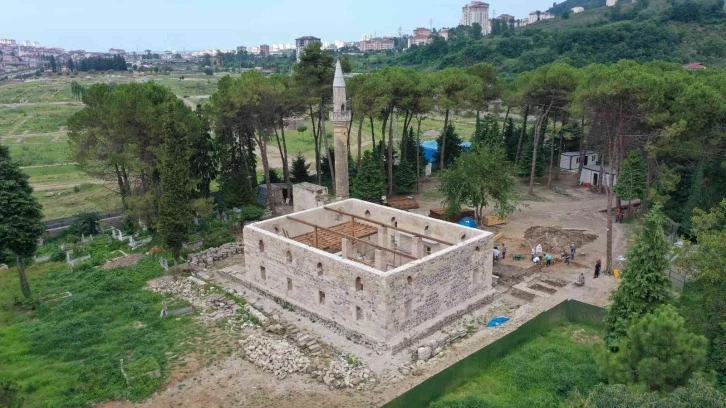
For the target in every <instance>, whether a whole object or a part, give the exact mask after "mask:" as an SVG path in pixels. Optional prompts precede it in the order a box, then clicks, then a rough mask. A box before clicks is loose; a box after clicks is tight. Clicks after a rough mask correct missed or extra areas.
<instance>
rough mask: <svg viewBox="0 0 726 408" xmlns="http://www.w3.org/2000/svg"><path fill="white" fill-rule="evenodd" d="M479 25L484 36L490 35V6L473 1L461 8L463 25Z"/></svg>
mask: <svg viewBox="0 0 726 408" xmlns="http://www.w3.org/2000/svg"><path fill="white" fill-rule="evenodd" d="M474 23H479V25H480V26H481V32H482V34H484V35H486V34H487V33H489V4H487V3H484V2H481V1H472V2H471V3H469V4H467V5H466V6H464V7H462V8H461V23H460V24H461V25H465V26H471V25H473V24H474Z"/></svg>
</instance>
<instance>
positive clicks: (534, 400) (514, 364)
mask: <svg viewBox="0 0 726 408" xmlns="http://www.w3.org/2000/svg"><path fill="white" fill-rule="evenodd" d="M599 334H600V333H599V331H597V330H596V329H593V328H591V327H588V326H581V325H573V324H566V325H563V326H562V327H559V328H556V329H553V330H552V331H550V332H549V333H547V334H546V335H544V336H542V337H539V338H537V339H535V340H532V341H531V342H529V343H527V344H525V345H523V346H521V347H519V348H517V349H515V350H513V351H512V352H510V353H509V354H507V355H506V356H505V357H504V358H502V359H500V360H498V361H496V362H494V363H493V364H492V365H491V366H489V367H487V368H486V369H484V370H482V372H481V373H480V374H479V375H478V376H477V377H475V378H474V379H472V380H471V381H470V382H468V383H467V384H465V385H463V386H461V387H459V388H458V389H456V390H454V391H453V392H451V393H449V394H447V395H446V396H444V397H442V398H441V399H440V400H438V401H436V402H434V403H433V404H431V407H432V408H446V407H455V406H459V405H456V402H459V403H461V400H463V399H466V398H469V399H479V400H481V401H485V402H486V403H489V404H490V405H486V406H487V407H489V406H491V407H502V408H504V407H507V408H509V407H514V408H517V407H522V408H540V407H542V408H545V407H556V406H559V404H560V403H562V402H564V401H566V399H567V397H568V395H569V394H570V393H571V392H573V391H574V390H575V389H578V390H579V391H580V392H581V393H583V394H586V393H587V392H588V391H589V390H590V389H591V388H593V387H594V386H595V385H597V384H598V382H599V377H598V375H597V365H596V363H595V361H594V357H593V347H594V346H593V343H594V342H595V341H596V340H598V339H599V337H598V336H599ZM471 406H484V405H471Z"/></svg>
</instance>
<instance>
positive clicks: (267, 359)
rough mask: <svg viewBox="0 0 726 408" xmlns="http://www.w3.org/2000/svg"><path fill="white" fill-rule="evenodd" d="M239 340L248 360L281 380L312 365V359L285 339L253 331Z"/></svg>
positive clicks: (304, 370)
mask: <svg viewBox="0 0 726 408" xmlns="http://www.w3.org/2000/svg"><path fill="white" fill-rule="evenodd" d="M239 342H240V344H241V345H242V346H243V347H244V350H245V357H246V358H247V360H249V361H250V362H251V363H252V364H254V365H256V366H258V367H260V368H262V369H263V370H265V371H269V372H271V373H273V374H274V375H275V376H276V377H277V378H279V379H281V380H282V379H284V378H285V377H287V376H288V375H289V374H292V373H302V372H306V371H307V370H308V368H309V367H310V359H308V358H307V357H306V356H305V355H304V354H302V352H300V351H299V350H298V349H297V347H295V346H293V345H291V344H290V343H288V342H287V341H285V340H276V339H273V338H270V337H266V336H265V335H263V334H258V333H253V334H251V335H249V336H248V337H247V338H246V339H244V340H240V341H239Z"/></svg>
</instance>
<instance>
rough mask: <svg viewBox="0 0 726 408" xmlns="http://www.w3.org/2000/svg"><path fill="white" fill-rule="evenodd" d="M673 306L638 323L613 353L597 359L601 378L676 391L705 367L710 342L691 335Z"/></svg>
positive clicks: (603, 351)
mask: <svg viewBox="0 0 726 408" xmlns="http://www.w3.org/2000/svg"><path fill="white" fill-rule="evenodd" d="M685 323H686V322H685V319H683V317H681V316H680V315H679V314H678V311H677V310H676V309H675V308H674V307H673V306H661V307H659V308H657V309H655V311H653V312H652V313H648V314H646V315H644V316H642V317H641V318H639V319H635V320H634V321H633V323H632V324H631V325H630V327H629V328H628V331H627V333H626V336H625V337H624V338H623V339H621V340H620V341H619V342H618V343H617V348H618V352H617V353H612V352H611V351H610V350H608V349H607V348H606V347H605V346H604V345H603V347H601V348H600V349H599V353H598V355H597V360H598V364H599V365H600V375H602V377H603V378H607V380H608V381H609V382H610V383H614V384H642V385H643V386H644V387H645V389H647V390H649V391H673V390H674V389H675V388H677V387H679V386H683V385H686V384H687V383H688V381H689V380H690V379H691V377H692V376H693V375H694V373H697V372H699V371H701V370H703V369H704V367H705V365H706V355H707V351H706V348H707V346H708V340H706V338H705V337H703V336H699V335H695V334H693V333H691V332H689V331H688V329H687V328H686V326H685Z"/></svg>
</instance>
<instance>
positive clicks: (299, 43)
mask: <svg viewBox="0 0 726 408" xmlns="http://www.w3.org/2000/svg"><path fill="white" fill-rule="evenodd" d="M319 42H320V38H318V37H313V36H312V35H306V36H304V37H300V38H296V39H295V49H296V50H297V62H300V55H302V52H303V50H304V49H305V47H307V46H308V45H309V44H312V43H319Z"/></svg>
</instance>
